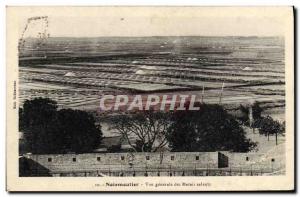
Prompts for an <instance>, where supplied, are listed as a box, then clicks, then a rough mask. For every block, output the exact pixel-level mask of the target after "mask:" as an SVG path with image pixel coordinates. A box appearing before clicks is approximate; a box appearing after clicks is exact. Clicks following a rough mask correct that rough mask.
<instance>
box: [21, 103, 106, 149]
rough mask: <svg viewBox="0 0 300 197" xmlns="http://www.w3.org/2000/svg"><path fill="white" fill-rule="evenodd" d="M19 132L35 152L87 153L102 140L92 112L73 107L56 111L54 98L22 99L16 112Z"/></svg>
mask: <svg viewBox="0 0 300 197" xmlns="http://www.w3.org/2000/svg"><path fill="white" fill-rule="evenodd" d="M19 113H20V116H19V122H20V124H19V125H20V131H23V132H24V133H26V135H25V136H26V139H25V143H26V145H27V147H29V151H30V152H32V153H34V154H55V153H67V152H75V153H81V152H90V151H92V150H93V149H94V148H96V146H97V145H98V144H99V143H100V141H101V139H102V132H101V128H100V127H97V126H95V120H94V118H93V116H92V115H90V114H88V113H86V112H84V111H80V110H72V109H63V110H59V111H58V110H57V105H56V102H55V101H52V100H50V99H48V98H37V99H33V100H30V101H25V103H24V105H23V109H21V110H20V111H19Z"/></svg>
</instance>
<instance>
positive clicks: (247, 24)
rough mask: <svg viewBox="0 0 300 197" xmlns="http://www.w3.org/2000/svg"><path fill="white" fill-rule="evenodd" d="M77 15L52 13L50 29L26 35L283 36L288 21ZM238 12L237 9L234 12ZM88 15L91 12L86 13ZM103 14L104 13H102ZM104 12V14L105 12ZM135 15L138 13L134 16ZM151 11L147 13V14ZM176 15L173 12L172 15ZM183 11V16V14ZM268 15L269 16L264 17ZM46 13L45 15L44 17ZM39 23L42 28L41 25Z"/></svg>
mask: <svg viewBox="0 0 300 197" xmlns="http://www.w3.org/2000/svg"><path fill="white" fill-rule="evenodd" d="M90 10H91V13H90V14H89V13H88V12H83V13H78V14H76V12H74V11H73V10H72V11H71V12H66V13H65V14H64V13H63V12H62V11H58V14H54V13H53V11H51V12H49V13H50V14H46V16H48V20H49V26H48V28H47V27H45V24H43V22H38V21H36V22H34V23H30V24H29V26H28V29H27V32H26V34H25V37H26V36H31V37H34V36H35V35H36V34H37V32H40V31H44V29H45V28H47V31H48V33H50V36H52V37H103V36H283V35H284V31H285V25H286V24H285V20H283V19H284V18H283V17H280V12H279V13H278V15H276V13H274V11H272V12H270V11H269V12H270V13H271V14H268V10H267V11H265V10H261V11H259V12H254V13H253V12H251V10H250V11H249V10H245V12H243V11H241V10H238V11H236V12H235V13H234V12H230V10H229V12H225V13H223V14H220V13H219V12H218V10H211V12H209V10H207V9H203V8H202V11H203V12H202V11H201V9H200V10H199V9H198V10H195V9H192V10H190V12H189V10H187V9H183V11H182V10H178V9H177V10H176V9H175V10H172V9H171V10H167V11H166V12H165V13H164V12H162V11H164V10H159V11H154V12H153V11H151V12H149V11H148V10H144V11H145V13H143V12H142V11H143V9H142V10H139V9H137V10H135V9H131V10H125V11H124V10H123V11H122V9H121V10H119V11H120V13H123V14H119V13H118V9H117V10H115V11H116V12H112V11H109V12H104V13H102V12H96V11H95V10H93V9H90ZM235 10H236V9H235ZM235 10H234V9H233V11H235ZM86 11H89V9H86ZM99 11H101V10H99ZM102 11H103V10H102ZM134 11H137V13H135V12H134ZM146 11H148V12H146ZM172 11H173V12H172ZM180 11H182V12H180ZM264 12H266V13H264ZM45 13H47V12H44V13H43V14H44V15H45ZM29 16H39V15H33V14H31V15H26V17H25V16H24V17H22V20H20V32H21V31H22V29H24V27H25V24H26V19H27V18H28V17H29ZM39 23H40V24H39Z"/></svg>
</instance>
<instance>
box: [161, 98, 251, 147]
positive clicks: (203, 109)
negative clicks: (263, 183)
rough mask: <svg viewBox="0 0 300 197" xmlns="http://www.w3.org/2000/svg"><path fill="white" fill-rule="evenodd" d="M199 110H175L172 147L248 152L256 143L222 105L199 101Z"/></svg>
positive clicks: (170, 131)
mask: <svg viewBox="0 0 300 197" xmlns="http://www.w3.org/2000/svg"><path fill="white" fill-rule="evenodd" d="M197 105H198V106H199V107H200V110H197V111H188V110H186V111H175V112H174V114H173V116H172V124H171V126H170V127H169V129H168V132H167V139H168V141H169V147H170V148H171V150H172V151H175V152H183V151H187V152H198V151H205V152H207V151H237V152H247V151H250V150H252V149H254V148H255V147H256V143H254V142H252V141H251V140H250V139H247V138H246V136H245V132H244V130H243V128H242V127H240V125H239V123H238V121H236V119H235V118H234V116H232V115H230V114H229V113H227V111H226V110H224V108H223V107H222V106H220V105H210V104H199V103H198V104H197Z"/></svg>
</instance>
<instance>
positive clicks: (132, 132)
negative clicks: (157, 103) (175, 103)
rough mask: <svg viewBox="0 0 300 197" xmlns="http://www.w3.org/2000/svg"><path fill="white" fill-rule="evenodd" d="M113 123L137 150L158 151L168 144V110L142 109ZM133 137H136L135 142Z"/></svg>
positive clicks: (118, 118) (120, 117)
mask: <svg viewBox="0 0 300 197" xmlns="http://www.w3.org/2000/svg"><path fill="white" fill-rule="evenodd" d="M112 124H113V128H115V129H116V130H117V131H118V132H119V133H120V135H121V136H122V137H123V139H125V140H126V141H127V143H128V144H129V145H130V146H131V147H132V149H133V150H134V151H135V152H156V151H158V150H160V149H161V148H162V147H164V146H165V145H166V144H167V139H166V132H167V128H168V126H169V114H168V113H166V112H159V111H158V112H155V111H153V110H145V111H140V112H137V113H135V114H130V115H124V116H119V117H117V118H115V119H114V120H112ZM132 139H136V140H135V143H134V142H132V141H133V140H132Z"/></svg>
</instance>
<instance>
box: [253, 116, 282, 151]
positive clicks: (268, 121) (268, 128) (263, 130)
mask: <svg viewBox="0 0 300 197" xmlns="http://www.w3.org/2000/svg"><path fill="white" fill-rule="evenodd" d="M257 124H258V130H259V133H260V134H264V135H266V136H268V141H269V136H270V135H275V139H276V145H277V144H278V141H277V137H278V134H282V133H284V132H285V124H280V122H279V121H277V120H274V119H273V118H272V117H271V116H267V117H264V118H262V119H260V121H259V122H258V123H257Z"/></svg>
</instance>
